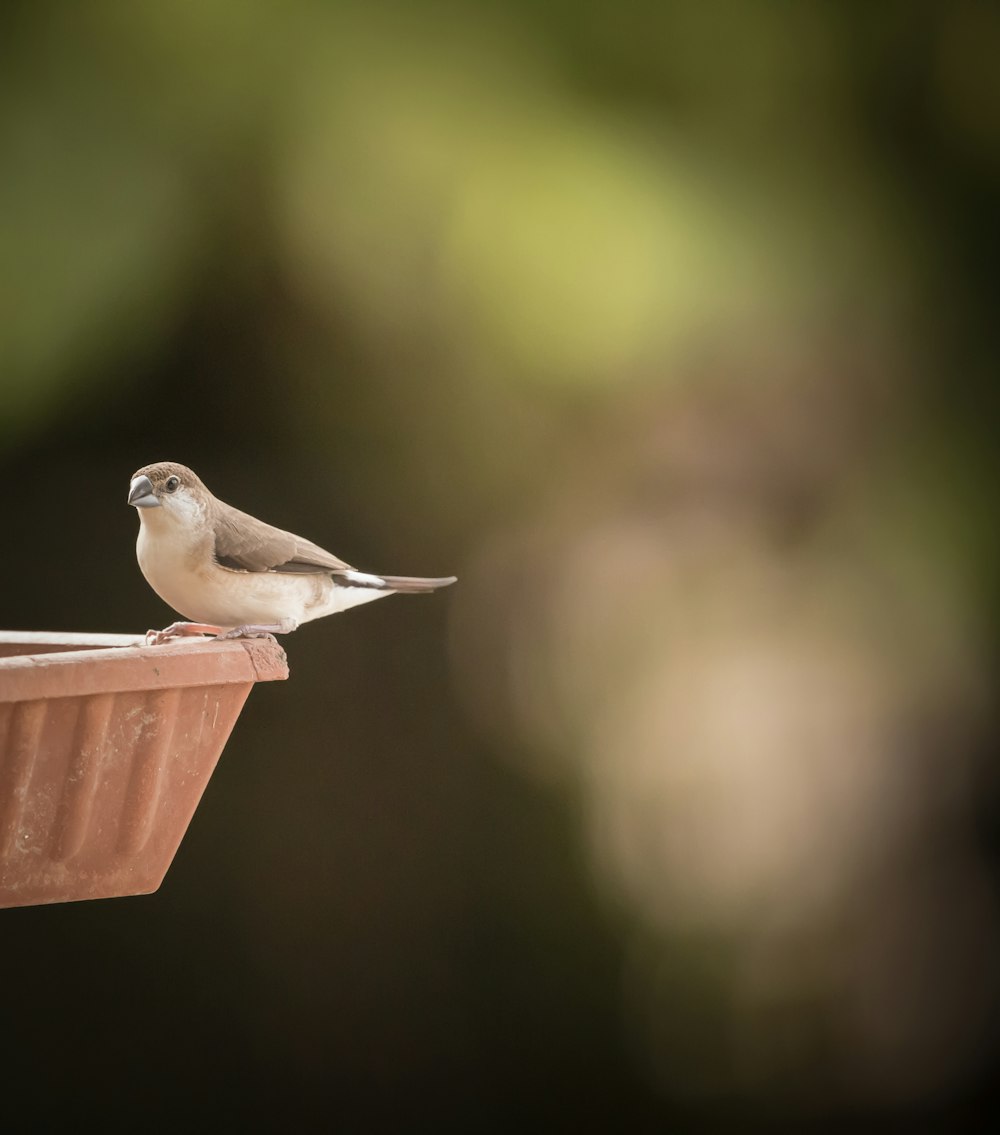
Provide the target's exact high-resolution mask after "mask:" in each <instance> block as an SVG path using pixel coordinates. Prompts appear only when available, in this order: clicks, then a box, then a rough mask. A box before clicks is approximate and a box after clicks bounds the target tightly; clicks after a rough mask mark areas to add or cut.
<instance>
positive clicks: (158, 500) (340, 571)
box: [128, 461, 455, 641]
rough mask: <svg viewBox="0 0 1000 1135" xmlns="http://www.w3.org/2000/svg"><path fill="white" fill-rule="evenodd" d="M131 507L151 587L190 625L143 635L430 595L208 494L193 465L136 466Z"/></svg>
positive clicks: (427, 583)
mask: <svg viewBox="0 0 1000 1135" xmlns="http://www.w3.org/2000/svg"><path fill="white" fill-rule="evenodd" d="M128 503H129V504H131V505H134V506H135V507H136V509H137V511H138V513H139V520H140V524H139V538H138V540H137V542H136V555H137V558H138V560H139V567H140V569H141V570H142V574H143V575H144V576H145V577H146V581H147V582H148V583H149V585H150V587H152V588H153V590H154V591H155V592H156V593H157V595H159V596H160V598H161V599H163V601H164V602H165V603H167V604H168V605H169V606H170V607H172V608H173V609H174V610H175V611H177V612H178V613H179V614H181V615H183V616H185V618H187V619H190V620H192V623H175V624H173V626H172V627H169V628H167V630H166V631H161V632H150V634H151V636H152V640H153V641H162V640H163V638H164V637H169V635H170V634H183V633H198V632H199V631H202V630H205V631H212V632H214V633H218V634H225V635H229V636H234V635H237V634H244V633H263V632H266V631H273V632H287V631H291V630H294V629H295V628H296V627H297V626H299V625H300V624H301V623H305V622H309V621H310V620H312V619H318V618H322V617H323V616H325V615H332V614H336V613H337V612H339V611H346V610H347V609H348V608H350V607H356V606H358V605H359V604H361V603H368V602H371V601H372V600H374V599H380V598H381V597H382V596H384V595H394V594H397V593H408V594H417V593H421V592H429V591H436V590H437V589H438V588H439V587H446V586H447V585H448V584H450V583H454V582H455V577H454V576H447V577H444V578H438V579H426V578H421V577H415V576H397V575H374V574H370V573H367V572H360V571H357V570H356V569H355V568H353V567H351V566H350V564H347V563H345V562H344V561H343V560H341V559H339V558H338V557H337V556H335V555H333V554H332V553H330V552H327V551H326V550H325V549H323V548H321V547H319V545H317V544H313V543H312V542H311V541H309V540H305V539H303V538H302V537H301V536H296V535H295V534H294V533H292V532H285V531H283V530H282V529H280V528H275V527H274V526H273V525H270V524H265V523H264V522H263V521H261V520H257V519H256V517H253V516H250V515H249V514H248V513H245V512H240V510H239V509H236V508H233V507H232V506H231V505H228V504H226V503H224V502H223V501H220V500H219V499H218V498H217V497H215V496H213V495H212V493H211V492H210V491H209V490H208V488H207V487H206V486H205V485H204V483H203V482H202V481H201V479H200V478H199V477H198V475H197V474H196V473H194V472H193V471H192V470H191V469H188V468H187V467H186V466H184V465H179V464H177V463H176V462H174V461H159V462H157V463H155V464H153V465H146V466H143V468H142V469H139V470H137V471H136V473H135V475H134V476H133V477H132V481H131V484H130V486H129V494H128Z"/></svg>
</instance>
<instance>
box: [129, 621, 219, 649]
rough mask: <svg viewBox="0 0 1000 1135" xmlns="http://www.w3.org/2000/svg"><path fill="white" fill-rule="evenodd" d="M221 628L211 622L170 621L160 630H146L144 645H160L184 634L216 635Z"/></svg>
mask: <svg viewBox="0 0 1000 1135" xmlns="http://www.w3.org/2000/svg"><path fill="white" fill-rule="evenodd" d="M221 630H222V628H221V627H217V626H213V625H212V624H211V623H171V624H170V626H169V627H164V628H163V630H162V631H156V630H152V631H146V645H147V646H161V645H162V644H163V643H165V642H169V640H170V639H172V638H181V637H183V636H186V635H210V634H216V635H217V634H218V633H219V632H220V631H221ZM206 641H208V640H206Z"/></svg>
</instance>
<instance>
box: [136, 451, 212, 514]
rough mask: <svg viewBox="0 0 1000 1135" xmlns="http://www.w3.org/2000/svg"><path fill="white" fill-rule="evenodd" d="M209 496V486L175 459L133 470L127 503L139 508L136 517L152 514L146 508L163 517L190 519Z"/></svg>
mask: <svg viewBox="0 0 1000 1135" xmlns="http://www.w3.org/2000/svg"><path fill="white" fill-rule="evenodd" d="M207 499H209V493H208V490H207V489H206V488H205V486H204V484H202V481H201V479H200V478H199V477H198V475H197V474H196V473H194V472H193V471H192V470H190V469H189V468H188V467H187V466H186V465H178V463H177V462H176V461H157V462H156V463H155V464H153V465H144V466H143V467H142V468H141V469H138V470H136V472H135V474H134V475H133V477H132V481H131V483H130V484H129V487H128V503H129V504H130V505H133V506H134V507H135V508H137V509H138V510H139V517H140V519H142V520H145V519H146V518H147V516H149V517H150V518H152V513H151V512H150V511H149V510H152V509H158V510H162V511H161V512H158V513H157V514H156V519H157V521H159V522H160V523H163V522H164V521H166V522H168V523H169V522H170V521H175V522H180V523H189V522H190V521H192V520H194V519H196V518H197V517H198V516H200V515H201V514H202V513H203V512H204V509H205V502H206V500H207Z"/></svg>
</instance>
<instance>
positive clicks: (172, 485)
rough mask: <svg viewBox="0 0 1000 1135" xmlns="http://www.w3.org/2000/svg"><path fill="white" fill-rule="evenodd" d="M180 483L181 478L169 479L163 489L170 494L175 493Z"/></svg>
mask: <svg viewBox="0 0 1000 1135" xmlns="http://www.w3.org/2000/svg"><path fill="white" fill-rule="evenodd" d="M180 483H181V479H180V477H168V478H167V480H166V484H165V485H164V486H163V487H164V488H165V489H166V490H167V492H168V493H174V492H176V491H177V489H178V487H179V486H180Z"/></svg>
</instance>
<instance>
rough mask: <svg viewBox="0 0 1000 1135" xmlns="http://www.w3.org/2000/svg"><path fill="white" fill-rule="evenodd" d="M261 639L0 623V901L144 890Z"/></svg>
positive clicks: (261, 678) (243, 691)
mask: <svg viewBox="0 0 1000 1135" xmlns="http://www.w3.org/2000/svg"><path fill="white" fill-rule="evenodd" d="M287 677H288V666H287V661H286V659H285V654H284V651H283V650H282V649H281V647H279V646H278V645H277V643H275V642H274V641H273V640H270V639H237V640H234V641H231V642H215V641H206V640H204V639H178V640H177V641H176V642H170V643H165V644H164V645H163V646H145V645H142V639H137V638H133V637H131V636H125V635H70V634H46V633H29V632H24V631H3V632H0V907H6V906H29V905H32V904H35V903H49V902H69V901H71V900H74V899H97V898H110V897H112V896H117V895H139V894H148V893H149V892H150V891H155V890H156V889H157V887H159V885H160V883H161V882H162V881H163V877H164V875H165V874H166V872H167V868H168V867H169V866H170V864H171V862H172V860H173V858H174V854H175V852H176V851H177V848H178V845H179V844H180V842H181V839H182V838H183V836H184V833H185V831H187V826H188V823H189V822H190V820H191V817H192V815H193V814H194V810H195V808H196V807H197V806H198V801H199V800H200V799H201V795H202V793H203V792H204V791H205V786H206V785H207V784H208V779H209V777H210V776H211V775H212V771H213V770H214V768H215V765H216V762H217V761H218V759H219V756H220V754H221V753H222V749H223V746H224V745H225V743H226V740H227V739H228V737H229V734H230V732H231V731H232V728H233V725H234V724H235V722H236V718H237V717H238V716H239V713H240V710H241V709H242V708H243V703H244V702H245V701H246V699H247V695H248V694H249V693H250V689H251V687H252V686H253V684H254V683H255V682H270V681H273V680H275V679H279V678H287Z"/></svg>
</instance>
